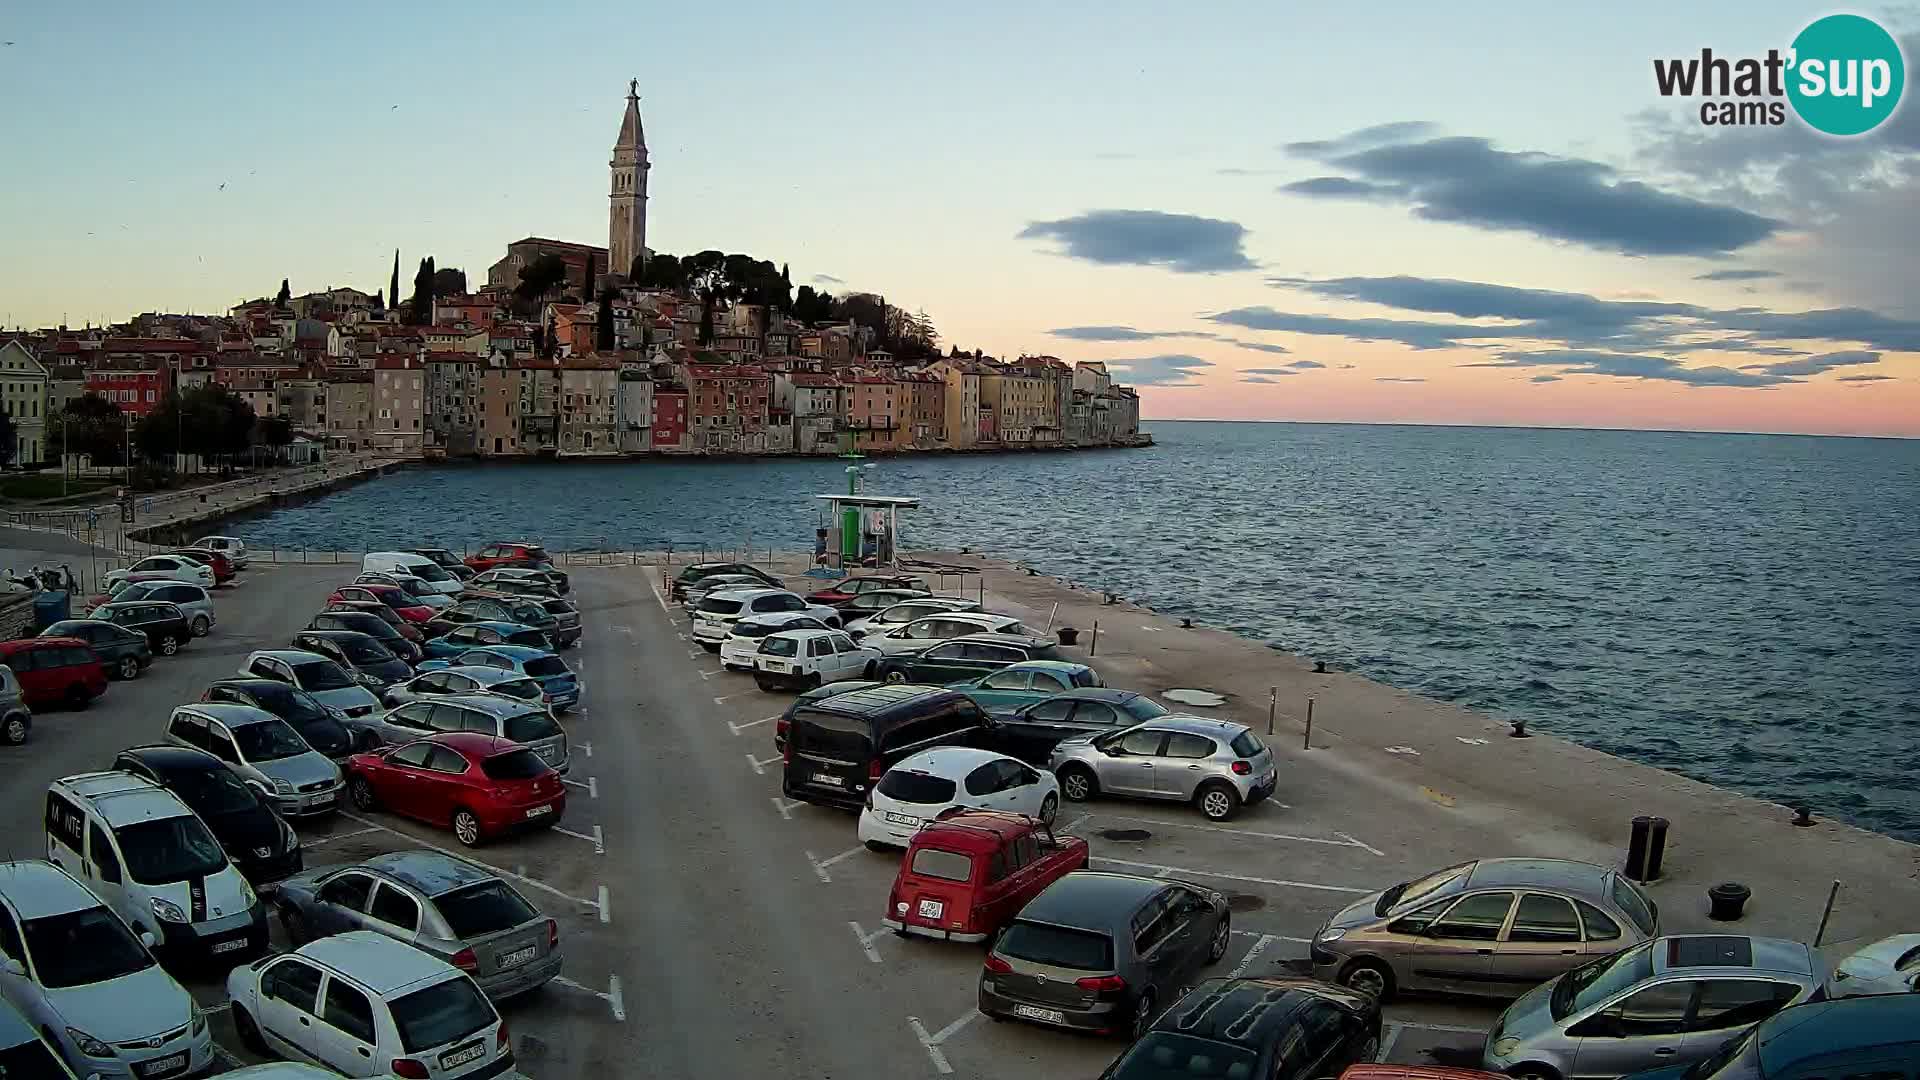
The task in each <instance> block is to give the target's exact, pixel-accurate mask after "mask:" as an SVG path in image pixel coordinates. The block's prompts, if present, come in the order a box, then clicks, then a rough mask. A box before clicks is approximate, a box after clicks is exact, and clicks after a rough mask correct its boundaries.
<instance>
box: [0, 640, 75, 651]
mask: <svg viewBox="0 0 1920 1080" xmlns="http://www.w3.org/2000/svg"><path fill="white" fill-rule="evenodd" d="M64 645H77V646H79V647H81V648H87V647H88V645H87V643H86V642H85V641H82V640H81V639H79V638H77V637H30V638H15V639H14V640H12V641H0V652H10V653H11V652H20V651H21V650H23V649H47V648H55V647H58V646H64Z"/></svg>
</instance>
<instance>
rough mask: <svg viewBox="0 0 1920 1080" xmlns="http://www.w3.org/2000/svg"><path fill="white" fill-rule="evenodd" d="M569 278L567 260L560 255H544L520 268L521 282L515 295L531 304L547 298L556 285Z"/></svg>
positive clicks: (514, 288)
mask: <svg viewBox="0 0 1920 1080" xmlns="http://www.w3.org/2000/svg"><path fill="white" fill-rule="evenodd" d="M565 280H567V261H566V260H565V259H562V258H561V257H560V256H558V255H542V256H540V257H539V258H537V259H535V260H533V261H532V262H530V263H528V264H527V265H525V266H523V267H521V268H520V283H519V284H518V285H515V286H514V287H513V295H514V296H516V297H518V298H520V299H521V300H524V301H526V302H527V303H529V304H532V303H536V302H538V301H541V300H544V299H546V298H547V295H548V294H549V293H551V292H552V291H553V289H554V286H556V285H559V284H560V283H561V282H563V281H565Z"/></svg>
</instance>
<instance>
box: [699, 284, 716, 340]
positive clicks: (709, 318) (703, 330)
mask: <svg viewBox="0 0 1920 1080" xmlns="http://www.w3.org/2000/svg"><path fill="white" fill-rule="evenodd" d="M719 302H720V293H719V290H718V289H716V288H714V287H712V286H708V287H707V288H703V289H701V290H700V344H701V345H703V346H704V345H711V344H713V308H714V305H715V304H718V303H719Z"/></svg>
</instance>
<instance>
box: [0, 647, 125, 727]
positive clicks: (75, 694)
mask: <svg viewBox="0 0 1920 1080" xmlns="http://www.w3.org/2000/svg"><path fill="white" fill-rule="evenodd" d="M0 664H5V665H6V666H7V667H8V668H9V669H11V670H12V671H13V676H14V678H15V679H16V680H17V681H18V682H19V686H20V699H21V701H22V702H23V703H24V704H25V705H26V707H27V708H29V709H50V708H52V707H54V706H55V705H64V706H66V707H67V708H69V709H84V708H86V707H87V703H88V702H91V701H92V700H93V699H94V698H97V697H99V696H100V695H101V694H104V693H106V692H107V669H106V668H105V667H104V666H102V665H101V663H100V658H99V657H98V656H95V655H94V653H93V650H92V649H91V648H89V647H88V646H87V643H86V642H84V641H82V640H80V639H79V638H70V637H42V638H21V639H19V640H17V641H0Z"/></svg>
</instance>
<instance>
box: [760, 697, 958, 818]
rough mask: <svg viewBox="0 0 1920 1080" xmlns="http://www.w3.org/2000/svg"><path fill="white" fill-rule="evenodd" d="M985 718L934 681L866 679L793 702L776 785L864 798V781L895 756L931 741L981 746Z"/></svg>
mask: <svg viewBox="0 0 1920 1080" xmlns="http://www.w3.org/2000/svg"><path fill="white" fill-rule="evenodd" d="M992 738H993V721H991V720H989V719H987V714H986V713H984V712H981V711H980V707H979V706H978V705H975V704H974V703H973V702H972V700H970V699H969V698H968V697H967V696H966V695H965V694H958V693H955V692H953V691H951V690H943V689H940V688H938V687H932V686H927V687H918V686H874V687H870V688H868V689H866V690H855V691H853V692H852V693H847V694H838V695H835V696H833V697H826V698H821V699H819V700H817V701H811V702H808V703H807V704H805V705H800V706H796V707H795V708H794V710H793V719H792V720H791V721H790V723H789V725H788V728H787V745H786V749H785V751H784V753H785V761H784V763H783V765H782V768H781V771H780V788H781V790H782V791H783V792H784V793H785V794H786V797H787V798H789V799H798V800H800V801H802V802H810V803H819V804H822V805H826V806H842V807H845V808H847V809H849V810H852V809H858V808H859V807H861V806H863V805H865V803H866V801H867V800H866V796H867V788H869V787H871V786H872V785H874V784H876V783H879V781H880V778H881V777H882V776H885V775H886V772H887V770H888V769H889V768H892V767H893V765H894V763H895V762H898V761H901V760H903V759H905V758H908V757H911V756H913V755H914V754H916V753H919V752H920V751H922V750H927V749H931V748H933V747H935V746H981V747H983V748H989V749H990V748H991V747H990V746H987V744H989V743H991V741H992Z"/></svg>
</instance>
